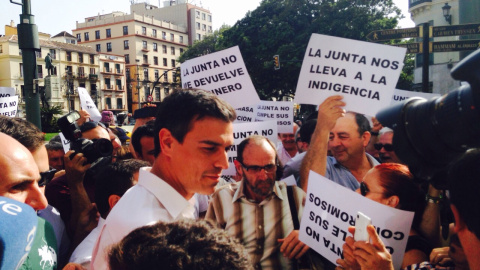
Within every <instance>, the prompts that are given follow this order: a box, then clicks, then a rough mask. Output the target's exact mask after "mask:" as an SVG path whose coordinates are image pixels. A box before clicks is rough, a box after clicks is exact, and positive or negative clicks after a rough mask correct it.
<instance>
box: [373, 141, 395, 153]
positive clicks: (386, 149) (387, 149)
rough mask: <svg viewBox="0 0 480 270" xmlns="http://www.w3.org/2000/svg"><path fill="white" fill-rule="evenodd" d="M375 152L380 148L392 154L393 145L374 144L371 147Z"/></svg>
mask: <svg viewBox="0 0 480 270" xmlns="http://www.w3.org/2000/svg"><path fill="white" fill-rule="evenodd" d="M373 147H375V149H377V151H380V150H382V148H385V151H388V152H392V151H393V144H390V143H387V144H381V143H376V144H374V145H373Z"/></svg>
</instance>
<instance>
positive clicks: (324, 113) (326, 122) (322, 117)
mask: <svg viewBox="0 0 480 270" xmlns="http://www.w3.org/2000/svg"><path fill="white" fill-rule="evenodd" d="M342 99H343V97H342V96H338V95H337V96H331V97H328V98H327V99H325V100H324V101H323V102H322V104H320V106H319V107H318V119H317V120H318V122H317V123H322V125H323V126H324V127H325V128H327V129H328V130H332V129H333V127H334V126H335V124H336V123H337V119H338V118H340V117H343V116H345V110H344V109H343V106H345V105H346V103H345V102H343V101H342ZM317 126H318V124H317Z"/></svg>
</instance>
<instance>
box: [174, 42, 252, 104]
mask: <svg viewBox="0 0 480 270" xmlns="http://www.w3.org/2000/svg"><path fill="white" fill-rule="evenodd" d="M181 69H182V83H183V88H185V89H188V88H198V89H204V90H208V91H211V92H212V93H214V94H215V95H217V96H218V97H220V98H222V99H223V100H225V101H227V102H228V103H230V104H231V105H232V106H233V107H234V108H240V107H244V106H251V105H253V104H257V103H258V102H259V101H260V98H259V97H258V94H257V91H256V90H255V87H254V86H253V83H252V80H251V79H250V76H249V75H248V71H247V68H246V67H245V63H244V62H243V58H242V54H241V53H240V49H239V48H238V46H235V47H232V48H229V49H226V50H223V51H219V52H215V53H211V54H207V55H204V56H200V57H197V58H194V59H191V60H188V61H185V62H184V63H183V64H182V65H181Z"/></svg>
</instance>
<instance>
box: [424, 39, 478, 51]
mask: <svg viewBox="0 0 480 270" xmlns="http://www.w3.org/2000/svg"><path fill="white" fill-rule="evenodd" d="M478 48H480V39H470V40H456V41H438V42H430V52H458V51H474V50H476V49H478Z"/></svg>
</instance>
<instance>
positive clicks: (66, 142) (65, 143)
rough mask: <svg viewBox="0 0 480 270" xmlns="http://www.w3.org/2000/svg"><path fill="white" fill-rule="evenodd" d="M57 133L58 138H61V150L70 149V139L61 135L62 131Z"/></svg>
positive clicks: (66, 150)
mask: <svg viewBox="0 0 480 270" xmlns="http://www.w3.org/2000/svg"><path fill="white" fill-rule="evenodd" d="M58 135H60V139H61V140H62V145H63V151H64V152H65V153H67V152H68V151H69V150H70V141H69V140H67V139H66V138H65V136H63V133H62V132H60V133H58Z"/></svg>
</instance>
